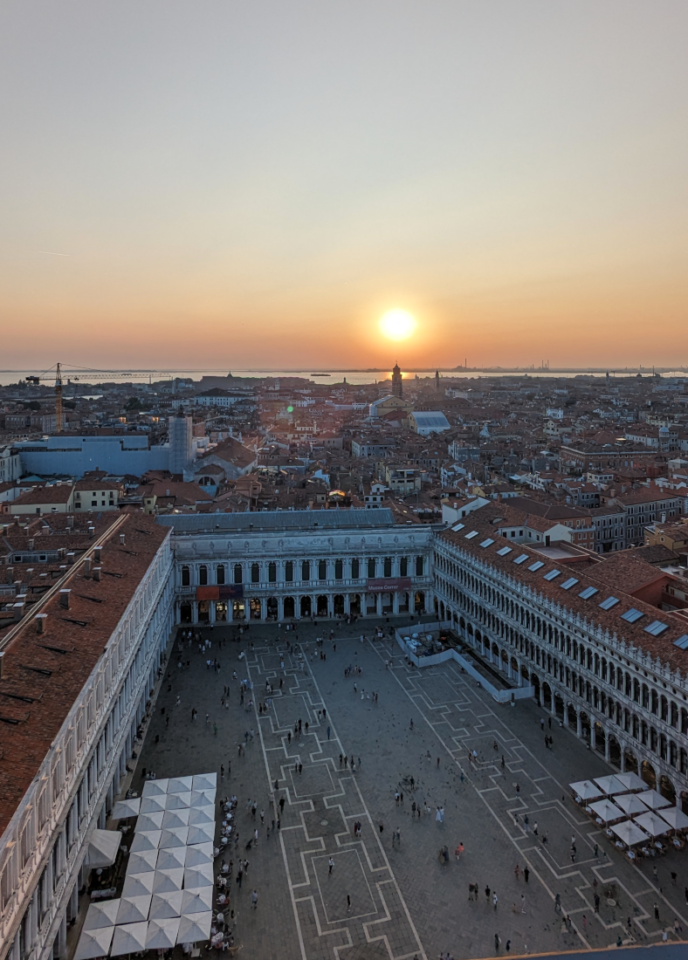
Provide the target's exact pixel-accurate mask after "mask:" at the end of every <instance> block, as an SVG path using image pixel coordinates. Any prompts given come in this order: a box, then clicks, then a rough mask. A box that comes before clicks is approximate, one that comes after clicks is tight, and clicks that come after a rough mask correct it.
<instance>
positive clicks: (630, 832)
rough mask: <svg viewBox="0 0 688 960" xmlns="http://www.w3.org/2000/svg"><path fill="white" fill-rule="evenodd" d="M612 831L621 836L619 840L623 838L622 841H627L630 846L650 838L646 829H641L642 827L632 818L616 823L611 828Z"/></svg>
mask: <svg viewBox="0 0 688 960" xmlns="http://www.w3.org/2000/svg"><path fill="white" fill-rule="evenodd" d="M611 831H612V833H613V834H614V835H615V836H617V837H618V838H619V840H621V842H622V843H625V844H626V846H628V847H632V846H634V845H635V844H636V843H643V842H644V841H645V840H649V839H650V838H649V837H648V835H647V834H646V833H645V831H644V830H641V829H640V827H639V826H638V825H637V824H635V823H634V822H633V821H632V820H624V821H623V823H616V824H614V826H613V827H612V828H611Z"/></svg>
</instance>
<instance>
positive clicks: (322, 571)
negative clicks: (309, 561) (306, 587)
mask: <svg viewBox="0 0 688 960" xmlns="http://www.w3.org/2000/svg"><path fill="white" fill-rule="evenodd" d="M318 580H327V560H321V561H320V562H319V563H318Z"/></svg>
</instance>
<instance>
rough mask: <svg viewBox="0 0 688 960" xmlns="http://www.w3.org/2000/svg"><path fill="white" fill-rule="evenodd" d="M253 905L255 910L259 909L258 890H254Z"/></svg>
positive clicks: (252, 895)
mask: <svg viewBox="0 0 688 960" xmlns="http://www.w3.org/2000/svg"><path fill="white" fill-rule="evenodd" d="M251 906H252V907H253V909H254V910H257V909H258V891H257V890H254V891H253V893H252V894H251Z"/></svg>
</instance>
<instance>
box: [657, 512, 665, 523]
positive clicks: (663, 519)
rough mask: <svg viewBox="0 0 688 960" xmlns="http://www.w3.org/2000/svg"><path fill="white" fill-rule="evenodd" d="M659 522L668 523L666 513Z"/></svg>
mask: <svg viewBox="0 0 688 960" xmlns="http://www.w3.org/2000/svg"><path fill="white" fill-rule="evenodd" d="M659 522H660V523H666V513H663V514H662V516H661V519H660V521H659Z"/></svg>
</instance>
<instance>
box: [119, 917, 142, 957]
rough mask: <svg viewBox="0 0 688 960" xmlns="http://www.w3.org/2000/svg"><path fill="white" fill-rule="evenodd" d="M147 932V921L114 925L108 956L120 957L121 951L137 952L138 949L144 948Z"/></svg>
mask: <svg viewBox="0 0 688 960" xmlns="http://www.w3.org/2000/svg"><path fill="white" fill-rule="evenodd" d="M147 934H148V923H147V922H146V921H142V922H141V923H125V924H123V925H122V926H121V927H115V935H114V937H113V938H112V947H111V948H110V956H111V957H120V956H121V955H122V954H123V953H138V952H139V951H140V950H145V949H146V936H147Z"/></svg>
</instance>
